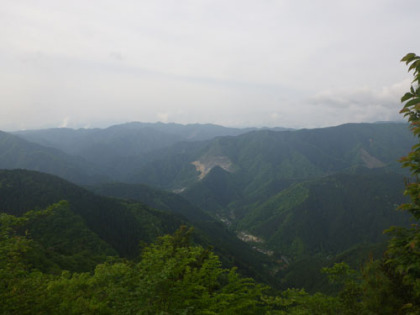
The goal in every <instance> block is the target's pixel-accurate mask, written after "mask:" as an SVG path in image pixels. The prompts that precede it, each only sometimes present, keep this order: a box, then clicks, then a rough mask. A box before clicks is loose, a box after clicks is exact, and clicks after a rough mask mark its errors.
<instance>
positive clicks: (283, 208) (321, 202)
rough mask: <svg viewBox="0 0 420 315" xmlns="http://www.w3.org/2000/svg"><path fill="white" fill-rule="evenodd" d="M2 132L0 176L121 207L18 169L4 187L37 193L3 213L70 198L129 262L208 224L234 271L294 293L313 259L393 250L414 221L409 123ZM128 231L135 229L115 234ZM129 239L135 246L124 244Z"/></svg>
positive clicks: (210, 240)
mask: <svg viewBox="0 0 420 315" xmlns="http://www.w3.org/2000/svg"><path fill="white" fill-rule="evenodd" d="M1 136H2V138H1V139H0V140H1V141H0V147H1V148H2V150H1V151H0V152H3V153H2V154H1V155H0V168H3V169H16V168H23V169H28V170H35V171H41V172H45V173H50V174H53V175H57V176H60V177H63V178H64V179H67V180H70V181H72V182H74V183H75V184H77V185H79V186H83V187H84V188H86V189H88V190H91V191H93V192H94V193H95V194H99V195H104V196H108V197H113V198H119V200H121V201H118V202H117V201H114V199H100V198H102V197H99V196H98V195H91V196H90V195H89V194H88V192H87V190H84V191H82V190H80V189H82V188H78V187H77V186H69V187H73V188H66V189H64V188H62V189H61V190H60V191H59V190H58V189H59V187H64V186H66V185H70V184H64V183H58V182H57V184H52V183H53V182H55V181H58V180H59V179H58V178H57V179H54V178H48V177H47V176H46V175H45V178H42V176H44V175H42V174H37V173H33V174H32V173H24V172H23V171H13V172H14V173H5V172H3V173H2V178H3V179H2V180H3V181H4V182H5V184H4V185H3V187H7V186H10V185H12V183H9V182H7V178H8V176H9V178H14V179H13V180H15V181H22V182H23V183H24V184H25V185H26V186H22V184H19V186H16V185H17V184H13V185H15V186H13V187H20V188H14V189H19V191H20V193H19V195H17V196H16V197H15V198H17V199H15V202H18V203H13V201H12V200H10V197H9V194H10V196H13V195H15V194H16V193H12V192H7V191H8V190H4V189H5V188H3V190H1V191H2V194H3V196H5V195H7V196H8V198H5V197H2V198H1V199H2V202H3V204H2V205H0V206H1V207H2V208H3V209H6V207H7V209H11V210H14V212H11V213H12V214H22V213H23V212H22V211H23V210H24V209H25V210H31V209H32V208H38V207H41V208H42V207H46V206H48V205H50V204H53V203H56V202H59V201H60V200H67V201H68V202H69V203H70V209H71V210H72V211H73V212H74V213H76V214H77V215H80V216H82V218H85V219H84V220H85V222H86V224H88V226H87V228H88V229H93V232H94V233H96V234H97V235H99V237H100V238H102V239H104V240H105V241H106V242H108V243H109V244H110V245H111V247H112V248H113V250H116V251H117V252H118V253H119V254H120V255H128V256H130V257H132V256H133V255H136V253H137V251H136V250H134V248H135V247H136V245H135V244H136V243H137V242H139V241H140V240H141V241H146V242H148V241H151V240H152V239H154V238H156V237H157V236H158V235H160V234H165V233H172V232H174V231H175V229H176V227H177V226H179V225H181V224H188V225H192V226H195V227H196V229H197V241H198V242H199V243H201V244H211V245H213V246H215V251H216V253H218V254H219V255H220V257H221V259H222V261H223V262H224V263H225V264H226V265H229V264H235V265H237V266H241V267H240V271H242V272H244V274H248V275H252V276H253V277H255V278H257V279H263V281H269V282H270V284H271V285H274V286H278V287H283V284H282V281H283V280H282V279H285V278H288V277H289V278H291V275H289V276H287V272H288V270H289V269H290V270H292V271H293V272H294V273H295V272H299V270H301V269H299V268H301V267H295V266H299V265H302V264H303V265H304V266H305V263H304V261H307V260H308V257H317V259H321V260H323V261H324V263H323V264H326V266H327V265H329V264H331V263H332V262H334V261H336V259H339V258H338V257H340V255H341V254H342V253H344V252H346V251H348V250H350V249H351V248H353V247H355V246H359V245H360V246H379V247H381V246H382V245H383V244H384V242H386V239H387V238H386V236H384V235H383V234H382V231H383V230H384V229H386V228H387V227H389V226H390V225H393V224H396V225H402V226H407V225H408V217H407V216H404V215H402V214H399V213H397V212H396V211H395V208H396V207H397V205H399V204H401V203H403V202H404V197H403V196H402V191H403V189H404V176H406V174H404V172H403V171H402V170H401V169H400V167H399V165H398V162H397V159H398V158H399V157H400V156H402V155H403V154H404V152H407V150H408V149H409V148H410V146H411V145H412V144H413V141H414V139H413V137H412V135H411V134H410V132H409V130H408V127H407V125H405V124H391V123H384V124H347V125H342V126H337V127H330V128H323V129H314V130H282V131H272V130H236V129H229V128H224V127H218V126H208V125H203V126H201V125H193V126H183V125H175V124H172V125H165V124H156V125H153V124H140V123H131V124H124V125H119V126H112V127H110V128H107V129H92V130H89V129H87V130H71V129H63V130H61V129H50V130H39V131H25V132H19V133H16V134H14V135H12V134H6V133H2V134H1ZM63 165H66V166H65V167H63ZM20 177H22V178H20ZM19 178H20V179H19ZM36 178H39V180H40V181H36ZM31 183H32V186H31ZM71 191H79V192H78V194H79V195H86V197H87V198H88V199H90V200H91V201H90V203H83V202H82V200H83V199H80V197H76V196H74V197H73V196H72V195H71ZM47 192H49V193H48V194H50V195H51V197H48V196H49V195H48V194H47ZM40 196H43V197H42V198H41V197H40ZM53 196H55V197H53ZM95 198H96V199H95ZM41 199H42V200H41ZM18 200H20V201H18ZM23 200H25V201H23ZM136 203H141V204H143V205H144V206H141V205H137V204H136ZM104 204H106V205H107V206H106V207H105V208H103V209H109V211H111V212H110V215H111V216H112V217H114V218H116V217H118V218H121V219H123V218H124V217H125V216H128V217H126V218H125V219H123V220H125V221H124V222H130V224H134V223H135V222H138V223H135V224H137V225H136V226H134V225H133V227H132V228H129V229H127V230H126V228H127V227H124V224H125V223H123V222H121V223H117V221H115V220H114V219H112V224H113V225H115V227H113V228H112V227H111V226H107V225H104V226H103V227H99V226H96V223H94V222H95V214H93V213H94V212H92V211H99V210H93V209H96V208H98V205H104ZM147 207H151V208H150V209H149V208H147ZM116 209H120V210H116ZM123 209H124V210H123ZM140 209H141V210H140ZM154 209H157V210H154ZM16 211H18V212H16ZM103 211H105V210H103ZM107 211H108V210H107ZM115 211H117V212H118V213H120V214H117V212H115ZM154 211H158V212H154ZM89 213H92V214H89ZM97 213H98V214H96V215H99V212H97ZM111 213H115V214H111ZM104 215H105V212H103V214H101V217H103V216H104ZM130 216H134V217H132V218H131V219H129V217H130ZM104 220H105V221H104V224H105V222H107V221H106V220H108V219H105V218H104ZM109 220H111V219H109ZM152 222H154V223H152ZM107 224H111V221H109V223H107ZM117 226H118V228H117ZM118 229H122V230H121V233H122V232H123V231H124V230H126V232H124V233H123V234H121V235H119V234H112V233H110V232H109V231H110V230H112V231H114V232H115V233H119V232H117V231H118ZM129 231H132V232H130V233H134V234H132V236H129V235H130V234H126V233H127V232H129ZM135 231H137V232H135ZM114 232H113V233H114ZM98 233H99V234H98ZM101 233H102V234H101ZM124 235H125V236H124ZM200 235H201V236H200ZM127 237H128V238H129V239H130V241H128V239H127V240H124V241H123V243H124V244H125V245H124V249H123V248H121V244H120V243H119V242H121V241H122V240H123V239H124V238H127ZM117 240H119V241H117ZM117 244H119V245H117ZM129 244H132V245H129ZM364 257H365V256H364V254H360V255H358V254H357V252H356V253H355V256H353V257H352V259H351V261H348V262H349V263H351V264H352V266H354V267H358V266H360V265H361V264H362V263H363V260H364V259H365V258H364ZM261 266H265V267H264V268H261ZM296 268H297V270H298V271H296ZM304 268H306V267H304ZM273 270H281V272H275V273H273ZM314 272H317V273H319V270H316V271H314ZM269 275H270V276H269ZM273 276H274V277H273ZM264 279H265V280H264ZM267 279H270V280H267ZM315 279H318V276H317V277H315ZM314 281H315V283H313V282H312V283H311V282H309V284H307V285H306V289H307V290H318V289H319V287H318V286H317V283H318V281H319V279H318V280H314ZM287 285H288V286H290V285H293V283H292V284H291V283H290V281H287Z"/></svg>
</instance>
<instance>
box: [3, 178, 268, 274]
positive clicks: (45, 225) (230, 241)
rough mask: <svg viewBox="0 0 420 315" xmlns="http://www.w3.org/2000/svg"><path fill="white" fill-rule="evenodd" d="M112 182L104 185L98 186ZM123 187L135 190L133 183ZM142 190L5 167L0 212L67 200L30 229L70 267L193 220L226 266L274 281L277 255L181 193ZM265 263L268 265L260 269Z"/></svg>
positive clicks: (82, 266) (134, 246) (135, 247)
mask: <svg viewBox="0 0 420 315" xmlns="http://www.w3.org/2000/svg"><path fill="white" fill-rule="evenodd" d="M111 186H112V187H114V186H115V185H111ZM117 186H118V185H117ZM107 187H108V189H109V185H104V186H99V187H98V188H97V189H96V190H97V191H100V190H101V189H105V188H107ZM115 187H116V186H115ZM100 188H101V189H100ZM121 188H122V189H123V190H124V191H125V193H126V194H129V193H130V190H129V187H126V186H124V185H123V186H120V189H121ZM112 190H113V191H118V190H116V189H115V188H113V189H112ZM136 191H137V192H138V191H139V189H137V188H136ZM142 191H143V192H144V198H140V199H139V198H137V201H128V200H123V199H116V198H108V197H102V196H100V195H97V194H95V193H92V192H90V191H88V190H86V189H84V188H81V187H78V186H76V185H74V184H71V183H69V182H67V181H65V180H62V179H60V178H58V177H56V176H52V175H48V174H44V173H39V172H34V171H27V170H1V171H0V212H3V213H8V214H12V215H18V216H21V215H23V214H24V213H25V212H27V211H29V210H32V209H43V208H47V207H48V206H49V205H51V204H54V203H57V202H60V201H61V200H66V202H65V203H63V204H60V207H59V208H58V210H56V211H55V212H54V214H53V215H51V216H48V217H46V218H45V219H43V220H41V221H39V222H38V221H37V222H36V223H37V224H35V225H34V226H32V227H31V228H30V229H29V232H30V235H31V237H33V238H34V239H36V240H38V241H40V242H41V244H43V245H44V247H45V248H47V249H48V248H49V249H51V251H47V253H46V255H47V256H48V255H53V257H52V260H51V261H52V262H54V263H56V264H57V266H56V267H60V268H64V269H67V270H76V271H81V270H89V269H92V268H93V267H94V266H95V265H96V264H97V263H98V262H101V261H102V260H104V259H105V258H106V256H109V255H111V256H115V255H117V256H120V257H126V258H133V257H136V256H138V254H139V251H140V243H150V242H152V241H154V240H155V239H156V238H157V237H158V236H162V235H164V234H169V233H173V232H174V231H175V230H177V229H178V228H179V227H180V226H181V225H189V226H193V227H194V228H195V231H194V234H193V236H194V241H195V242H197V243H198V244H201V245H202V246H203V247H208V246H213V247H214V250H215V252H216V253H217V254H218V255H219V256H220V259H221V261H222V262H223V263H224V264H225V265H226V266H233V265H235V266H237V267H239V271H240V272H241V273H243V274H247V275H250V276H253V277H255V278H256V279H259V280H260V281H266V282H270V281H269V278H268V276H267V275H268V272H269V270H270V267H272V266H273V265H274V263H273V262H272V260H271V259H267V257H265V256H264V255H262V254H261V253H258V252H255V251H254V250H252V249H251V247H250V246H248V245H247V244H246V243H244V242H242V241H240V240H239V239H237V238H236V237H235V235H234V234H233V233H231V232H228V231H227V229H226V228H225V227H224V226H223V225H222V224H221V223H220V222H217V221H216V220H215V219H213V218H212V217H210V216H209V215H208V214H206V213H204V212H202V211H201V210H200V209H198V208H197V207H194V206H193V205H191V204H190V203H189V202H188V201H186V200H184V199H183V198H181V197H179V196H177V195H174V194H170V193H165V192H159V191H157V190H153V189H151V188H147V187H144V188H143V189H142ZM146 194H148V195H149V196H150V198H146ZM108 195H111V194H109V193H108ZM114 196H117V194H114ZM121 197H127V196H121ZM139 200H144V201H145V203H147V205H146V204H145V203H143V202H142V203H139ZM153 200H155V201H154V202H153ZM57 253H58V254H57ZM44 258H45V257H44ZM42 261H47V259H43V260H42ZM50 265H51V263H49V264H48V266H50ZM261 266H265V268H261V269H260V267H261Z"/></svg>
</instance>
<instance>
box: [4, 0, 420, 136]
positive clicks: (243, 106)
mask: <svg viewBox="0 0 420 315" xmlns="http://www.w3.org/2000/svg"><path fill="white" fill-rule="evenodd" d="M419 30H420V1H418V0H394V1H391V0H360V1H359V0H351V1H349V0H346V1H344V0H343V1H341V0H284V1H283V0H277V1H276V0H258V1H256V0H252V1H251V0H235V1H234V0H220V1H219V0H190V1H184V0H150V1H146V0H125V1H123V0H120V1H116V0H100V1H99V0H97V1H96V0H83V1H81V0H72V1H67V0H60V1H57V0H26V1H25V0H0V39H1V40H0V130H6V131H11V130H17V129H33V128H45V127H57V126H63V127H64V126H67V127H98V126H99V127H103V126H108V125H111V124H115V123H122V122H127V121H143V122H154V121H163V122H178V123H216V124H221V125H227V126H283V127H308V128H312V127H321V126H329V125H338V124H342V123H345V122H373V121H382V120H397V119H399V118H400V117H399V114H398V111H399V108H400V105H399V98H400V97H401V95H402V94H403V93H404V91H406V90H407V89H408V87H409V84H410V81H411V80H410V79H411V77H410V75H409V74H408V73H407V71H406V67H405V66H404V65H403V64H402V63H400V62H399V60H400V59H401V57H403V56H404V55H405V54H406V53H408V52H415V53H417V54H420V39H419V38H420V36H419V34H418V32H419ZM400 119H401V118H400Z"/></svg>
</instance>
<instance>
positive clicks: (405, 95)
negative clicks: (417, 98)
mask: <svg viewBox="0 0 420 315" xmlns="http://www.w3.org/2000/svg"><path fill="white" fill-rule="evenodd" d="M411 88H412V87H411ZM412 93H414V91H413V90H412ZM412 93H409V92H407V93H405V94H404V96H403V97H401V102H405V101H406V100H408V99H410V98H412V97H413V96H414V94H412Z"/></svg>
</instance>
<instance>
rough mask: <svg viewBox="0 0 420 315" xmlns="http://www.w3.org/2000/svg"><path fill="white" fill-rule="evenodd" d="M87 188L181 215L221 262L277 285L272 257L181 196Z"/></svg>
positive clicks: (131, 187) (130, 187)
mask: <svg viewBox="0 0 420 315" xmlns="http://www.w3.org/2000/svg"><path fill="white" fill-rule="evenodd" d="M89 189H91V190H93V191H94V192H96V193H99V194H102V195H105V196H112V197H117V198H122V199H126V200H134V201H139V202H141V203H143V204H145V205H147V206H150V207H152V208H156V209H160V210H166V211H169V212H172V213H178V214H181V215H182V216H184V217H185V218H187V219H188V220H189V222H190V223H191V224H192V225H193V226H194V227H195V233H200V236H201V238H200V242H201V244H202V245H210V246H212V247H213V248H214V251H215V253H216V254H218V255H219V257H220V259H221V261H222V262H223V264H224V265H228V266H232V265H233V266H237V267H239V271H240V272H241V273H245V274H247V275H252V276H253V277H254V278H256V279H257V280H260V281H264V282H266V283H271V284H272V285H273V286H276V284H275V283H274V282H273V281H271V277H270V276H269V273H270V272H271V271H272V270H273V269H275V268H276V265H277V264H276V263H275V261H274V260H273V259H271V257H267V256H265V255H263V254H261V253H260V252H258V251H255V250H253V249H252V248H251V247H250V246H249V245H247V244H246V243H244V242H243V241H241V240H239V239H238V238H237V237H236V235H235V234H234V233H233V232H232V231H229V230H228V229H227V228H226V227H225V226H224V225H223V224H222V223H221V222H219V220H217V219H215V218H213V217H212V216H210V215H209V214H208V213H206V212H204V211H203V210H201V209H200V208H198V207H197V206H194V205H192V204H191V203H190V202H188V201H187V200H185V199H184V198H182V197H181V196H179V195H177V194H174V193H171V192H165V191H162V190H157V189H154V188H151V187H149V186H146V185H141V184H124V183H112V184H103V185H97V186H91V187H89Z"/></svg>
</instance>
